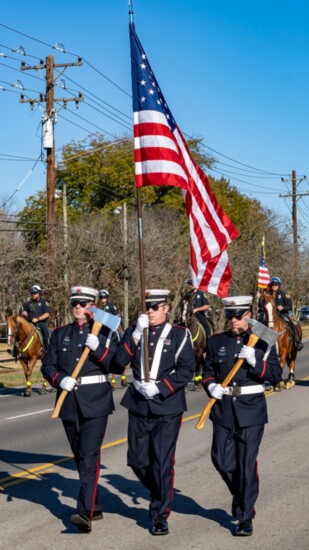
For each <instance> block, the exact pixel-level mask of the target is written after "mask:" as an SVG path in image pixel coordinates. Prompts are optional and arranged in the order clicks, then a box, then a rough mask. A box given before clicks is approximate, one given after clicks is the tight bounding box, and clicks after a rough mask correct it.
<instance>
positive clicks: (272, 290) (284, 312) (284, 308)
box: [259, 277, 304, 351]
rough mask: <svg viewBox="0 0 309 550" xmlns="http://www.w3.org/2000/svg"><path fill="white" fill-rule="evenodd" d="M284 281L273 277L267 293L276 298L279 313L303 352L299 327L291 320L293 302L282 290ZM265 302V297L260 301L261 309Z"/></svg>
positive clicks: (298, 347) (299, 349) (298, 348)
mask: <svg viewBox="0 0 309 550" xmlns="http://www.w3.org/2000/svg"><path fill="white" fill-rule="evenodd" d="M281 285H282V281H281V279H280V278H279V277H272V279H271V281H270V284H269V288H268V289H267V291H266V292H268V294H271V295H272V296H274V298H275V304H276V306H277V310H278V312H279V316H280V317H281V319H282V320H283V321H284V322H285V323H286V324H287V325H288V327H289V329H290V332H291V334H292V338H293V340H294V342H295V345H296V347H297V350H298V351H301V350H302V349H303V347H304V345H303V344H302V342H301V338H300V336H299V334H298V331H297V327H296V325H295V324H294V323H293V321H292V319H291V318H290V311H292V302H291V300H290V298H288V296H287V295H286V294H285V292H283V290H282V289H281ZM263 304H264V300H263V296H261V297H260V299H259V309H261V308H263Z"/></svg>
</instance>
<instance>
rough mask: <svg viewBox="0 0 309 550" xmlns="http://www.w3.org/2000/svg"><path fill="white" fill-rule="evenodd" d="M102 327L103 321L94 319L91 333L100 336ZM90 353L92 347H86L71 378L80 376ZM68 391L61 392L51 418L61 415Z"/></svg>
mask: <svg viewBox="0 0 309 550" xmlns="http://www.w3.org/2000/svg"><path fill="white" fill-rule="evenodd" d="M101 327H102V323H99V321H94V323H93V327H92V331H91V334H95V336H98V334H99V332H100V330H101ZM89 353H90V348H87V347H86V348H85V349H84V351H83V353H82V355H81V357H80V359H79V361H78V363H77V365H76V367H75V369H74V371H73V373H72V374H71V378H74V379H75V380H76V378H77V377H78V375H79V373H80V371H81V370H82V367H83V365H84V363H85V361H86V359H87V357H88V355H89ZM68 393H69V392H68V391H66V390H62V392H61V394H60V395H59V398H58V399H57V402H56V404H55V408H54V410H53V414H52V415H51V418H58V417H59V414H60V410H61V407H62V405H63V403H64V400H65V398H66V396H67V395H68Z"/></svg>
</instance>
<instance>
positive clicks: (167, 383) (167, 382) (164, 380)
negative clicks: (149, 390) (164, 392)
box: [163, 378, 175, 393]
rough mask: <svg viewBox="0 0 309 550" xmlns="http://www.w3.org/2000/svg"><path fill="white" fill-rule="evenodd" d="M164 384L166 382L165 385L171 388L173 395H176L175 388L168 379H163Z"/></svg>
mask: <svg viewBox="0 0 309 550" xmlns="http://www.w3.org/2000/svg"><path fill="white" fill-rule="evenodd" d="M163 382H165V384H166V385H167V386H168V387H169V389H170V390H171V392H172V393H175V390H174V388H173V386H171V384H170V383H169V381H168V380H167V379H166V378H163Z"/></svg>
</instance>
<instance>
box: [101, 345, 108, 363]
mask: <svg viewBox="0 0 309 550" xmlns="http://www.w3.org/2000/svg"><path fill="white" fill-rule="evenodd" d="M107 354H108V349H107V348H106V350H105V352H104V353H103V355H102V357H100V359H99V361H100V363H101V362H102V361H103V359H105V357H106V356H107Z"/></svg>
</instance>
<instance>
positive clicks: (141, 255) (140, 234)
mask: <svg viewBox="0 0 309 550" xmlns="http://www.w3.org/2000/svg"><path fill="white" fill-rule="evenodd" d="M141 195H142V194H141V188H140V187H137V188H136V199H137V222H138V249H139V265H140V280H141V303H142V312H143V313H146V296H145V291H146V288H145V262H144V239H143V211H142V196H141ZM143 340H144V371H145V381H146V382H149V354H148V333H147V329H146V328H145V329H144V334H143Z"/></svg>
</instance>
